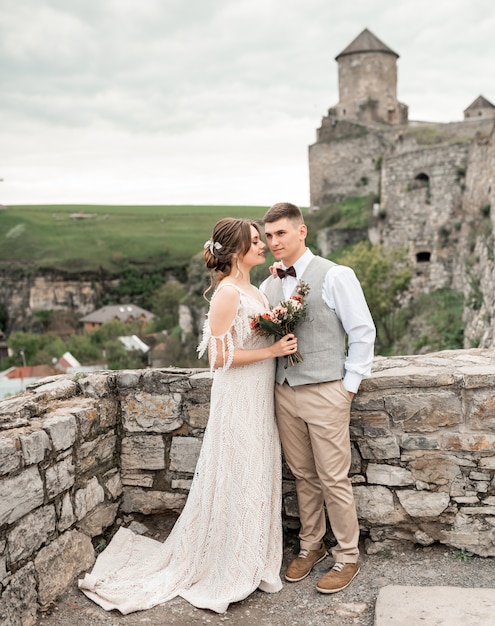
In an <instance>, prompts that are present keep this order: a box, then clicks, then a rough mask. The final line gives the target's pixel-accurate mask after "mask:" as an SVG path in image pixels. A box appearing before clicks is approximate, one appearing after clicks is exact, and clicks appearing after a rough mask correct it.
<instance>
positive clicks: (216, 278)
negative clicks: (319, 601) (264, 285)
mask: <svg viewBox="0 0 495 626" xmlns="http://www.w3.org/2000/svg"><path fill="white" fill-rule="evenodd" d="M265 247H266V246H265V244H264V243H263V241H262V240H261V235H260V230H259V227H258V225H257V224H256V223H255V222H253V221H251V220H246V219H234V218H230V217H228V218H224V219H222V220H220V221H219V222H217V224H216V225H215V227H214V228H213V232H212V235H211V239H210V240H209V241H207V242H206V243H205V247H204V259H205V263H206V267H207V268H208V269H209V270H210V272H211V277H212V280H211V283H210V288H212V287H213V286H214V287H215V289H214V292H213V295H212V298H211V303H210V309H209V313H208V316H207V319H206V321H205V325H204V330H203V338H202V341H201V344H200V346H199V347H198V351H199V353H200V356H201V355H202V354H204V352H205V351H206V350H208V355H209V360H210V366H211V369H212V371H214V376H213V383H212V388H211V399H210V416H209V420H208V425H207V428H206V430H205V434H204V439H203V445H202V448H201V453H200V455H199V459H198V462H197V466H196V470H195V474H194V479H193V482H192V485H191V490H190V493H189V496H188V499H187V502H186V505H185V507H184V510H183V512H182V514H181V515H180V517H179V518H178V520H177V521H176V523H175V525H174V528H173V529H172V532H171V533H170V535H169V537H168V538H167V539H166V541H165V542H164V543H160V542H158V541H156V540H154V539H150V538H148V537H143V536H140V535H135V534H134V533H133V532H132V531H130V530H129V529H126V528H120V529H119V530H118V531H117V533H116V534H115V536H114V537H113V539H112V541H111V542H110V544H109V545H108V547H107V548H106V550H105V551H104V552H102V553H101V554H100V555H99V556H98V558H97V560H96V563H95V565H94V568H93V570H92V572H91V574H86V575H85V577H84V579H82V580H80V581H79V587H80V588H81V589H82V591H83V592H84V593H85V594H86V595H87V596H88V597H89V598H91V599H92V600H94V601H95V602H96V603H98V604H99V605H100V606H102V607H103V608H104V609H106V610H112V609H118V610H119V611H120V612H121V613H123V614H127V613H131V612H132V611H139V610H144V609H148V608H151V607H152V606H155V605H157V604H161V603H163V602H166V601H167V600H170V599H172V598H174V597H176V596H181V597H182V598H185V599H186V600H187V601H188V602H190V603H191V604H193V605H194V606H196V607H198V608H202V609H211V610H212V611H216V612H217V613H224V612H225V611H226V610H227V608H228V606H229V604H230V603H231V602H237V601H239V600H242V599H244V598H246V597H247V596H248V595H249V594H251V593H252V592H253V591H254V590H255V589H257V588H259V589H261V590H263V591H267V592H270V593H273V592H277V591H280V589H281V588H282V583H281V580H280V567H281V562H282V522H281V452H280V442H279V438H278V432H277V429H276V425H275V418H274V403H273V395H274V374H275V361H274V359H275V357H277V356H286V355H289V354H291V353H293V352H295V350H297V339H296V338H295V336H294V335H292V334H290V335H286V336H285V337H283V338H282V339H280V340H279V341H277V342H275V343H272V342H271V340H270V339H268V338H265V337H262V336H260V335H257V334H255V333H253V332H252V331H251V328H250V323H249V322H250V317H249V316H251V315H255V314H259V313H263V312H264V311H266V310H268V308H269V307H268V302H267V300H266V298H265V296H264V295H263V294H262V293H261V292H260V291H259V290H258V289H257V288H256V287H254V286H253V285H252V284H251V282H250V275H249V273H250V270H251V268H252V267H254V266H256V265H260V264H262V263H264V262H265V254H264V251H265ZM210 288H209V289H210ZM209 289H208V290H207V291H209Z"/></svg>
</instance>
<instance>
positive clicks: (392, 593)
mask: <svg viewBox="0 0 495 626" xmlns="http://www.w3.org/2000/svg"><path fill="white" fill-rule="evenodd" d="M494 584H495V581H494ZM374 624H375V626H418V625H420V624H424V625H425V626H494V625H495V589H482V588H477V589H463V588H460V587H399V586H397V585H389V586H387V587H383V588H382V589H381V590H380V591H379V593H378V598H377V601H376V607H375V622H374Z"/></svg>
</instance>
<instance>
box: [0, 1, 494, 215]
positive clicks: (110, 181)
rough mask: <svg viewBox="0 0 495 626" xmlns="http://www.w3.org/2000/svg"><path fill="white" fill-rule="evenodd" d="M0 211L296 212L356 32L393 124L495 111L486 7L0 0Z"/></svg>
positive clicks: (304, 200)
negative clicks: (388, 91)
mask: <svg viewBox="0 0 495 626" xmlns="http://www.w3.org/2000/svg"><path fill="white" fill-rule="evenodd" d="M0 9H1V10H0V85H1V88H0V115H1V117H0V119H1V130H0V146H1V156H0V178H1V179H3V181H2V182H0V204H43V203H53V204H56V203H73V204H76V203H93V204H230V205H239V204H246V205H250V204H252V205H261V206H269V205H271V204H273V203H274V202H279V201H282V200H288V201H291V202H295V203H297V204H300V205H302V206H307V205H308V204H309V177H308V158H307V154H308V146H309V145H310V144H312V143H313V142H314V141H315V136H316V129H317V128H318V127H319V126H320V123H321V119H322V117H323V116H324V115H325V114H326V113H327V110H328V108H329V107H331V106H334V105H335V104H337V102H338V100H339V97H338V80H337V63H336V61H335V57H336V56H337V55H338V54H339V53H340V52H341V51H342V50H343V49H344V48H345V47H346V46H347V45H348V44H349V43H350V42H351V41H352V40H353V39H355V37H357V35H359V33H360V32H361V31H362V30H363V29H364V28H369V30H371V32H372V33H374V34H375V35H376V36H377V37H378V38H379V39H381V40H382V41H383V42H384V43H385V44H387V45H388V46H389V47H390V48H392V49H393V50H394V51H395V52H397V53H398V54H399V55H400V58H399V59H398V75H399V84H398V98H399V100H400V101H401V102H404V103H405V104H407V105H408V106H409V119H412V120H425V121H439V122H449V121H459V120H462V119H463V110H464V109H465V108H466V107H467V106H468V105H469V104H471V103H472V102H473V100H475V98H477V97H478V96H479V95H480V94H482V95H484V96H485V97H486V98H488V100H490V101H491V102H493V103H495V80H494V78H495V69H494V68H495V2H494V0H449V1H447V0H395V2H391V1H390V0H353V2H335V0H333V1H332V0H0Z"/></svg>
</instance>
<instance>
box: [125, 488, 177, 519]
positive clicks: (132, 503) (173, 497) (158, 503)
mask: <svg viewBox="0 0 495 626" xmlns="http://www.w3.org/2000/svg"><path fill="white" fill-rule="evenodd" d="M186 499H187V496H186V495H185V494H181V493H167V492H165V491H151V490H150V491H146V490H144V489H139V488H132V487H128V488H126V489H124V497H123V499H122V506H121V510H122V512H123V513H143V514H144V515H155V514H156V513H167V512H170V511H174V512H175V513H181V512H182V509H183V508H184V504H185V503H186Z"/></svg>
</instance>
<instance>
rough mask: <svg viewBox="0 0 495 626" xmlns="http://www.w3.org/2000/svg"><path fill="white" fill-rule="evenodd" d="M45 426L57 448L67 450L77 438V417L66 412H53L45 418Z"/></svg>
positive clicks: (54, 446)
mask: <svg viewBox="0 0 495 626" xmlns="http://www.w3.org/2000/svg"><path fill="white" fill-rule="evenodd" d="M43 428H44V430H46V431H47V433H48V434H49V436H50V439H51V440H52V444H53V448H54V449H55V450H67V448H70V447H71V445H72V444H73V443H74V441H75V440H76V418H75V417H74V416H73V415H67V414H66V413H65V412H64V413H57V414H52V415H49V416H48V417H47V419H45V420H43Z"/></svg>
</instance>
